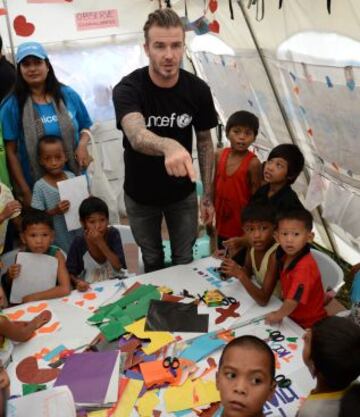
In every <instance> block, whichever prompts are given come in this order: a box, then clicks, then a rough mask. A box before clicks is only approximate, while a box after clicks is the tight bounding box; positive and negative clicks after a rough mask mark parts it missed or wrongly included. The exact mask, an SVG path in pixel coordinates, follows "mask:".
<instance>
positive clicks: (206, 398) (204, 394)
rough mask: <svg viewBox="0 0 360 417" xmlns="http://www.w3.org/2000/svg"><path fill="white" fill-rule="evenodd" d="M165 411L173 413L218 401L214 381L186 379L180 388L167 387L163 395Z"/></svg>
mask: <svg viewBox="0 0 360 417" xmlns="http://www.w3.org/2000/svg"><path fill="white" fill-rule="evenodd" d="M164 400H165V406H166V411H167V412H168V413H173V412H176V411H182V410H187V409H191V408H194V407H198V406H201V405H206V404H210V403H213V402H217V401H220V394H219V392H218V391H217V389H216V386H215V382H214V381H203V380H201V379H197V380H196V381H191V380H190V379H187V380H186V382H185V383H184V384H183V385H181V386H180V387H169V388H167V389H166V391H165V393H164Z"/></svg>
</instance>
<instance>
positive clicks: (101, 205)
mask: <svg viewBox="0 0 360 417" xmlns="http://www.w3.org/2000/svg"><path fill="white" fill-rule="evenodd" d="M94 213H101V214H104V215H105V216H106V218H107V219H109V208H108V206H107V204H106V203H105V201H103V200H101V198H98V197H94V196H90V197H88V198H85V200H83V201H82V203H81V204H80V207H79V217H80V220H81V221H85V220H86V218H87V217H89V216H91V215H92V214H94Z"/></svg>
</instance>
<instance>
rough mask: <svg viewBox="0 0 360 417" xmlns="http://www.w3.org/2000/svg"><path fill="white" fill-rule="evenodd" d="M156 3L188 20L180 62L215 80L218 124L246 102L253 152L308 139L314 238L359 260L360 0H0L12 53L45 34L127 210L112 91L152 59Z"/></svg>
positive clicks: (300, 184) (301, 187)
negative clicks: (255, 125) (149, 24)
mask: <svg viewBox="0 0 360 417" xmlns="http://www.w3.org/2000/svg"><path fill="white" fill-rule="evenodd" d="M159 4H162V6H163V7H165V6H166V5H171V6H172V7H173V8H174V9H175V10H176V11H177V12H178V14H179V15H180V16H181V17H182V18H183V20H184V23H185V24H186V28H187V35H186V43H187V58H186V59H185V60H184V66H186V68H187V69H189V68H190V69H194V70H195V71H196V72H197V73H198V75H199V76H201V77H202V78H204V79H205V80H206V81H207V82H208V83H209V84H210V86H211V88H212V92H213V95H214V98H215V102H216V106H217V110H218V113H219V120H220V122H221V123H222V124H225V123H226V119H227V117H228V116H229V115H230V114H231V113H232V112H233V111H235V110H238V109H246V110H249V111H252V112H254V113H255V114H257V115H258V117H259V118H260V126H261V128H260V132H259V135H258V138H257V140H256V144H255V150H256V151H257V153H258V155H259V157H260V159H262V160H264V159H266V156H267V154H268V152H269V150H270V149H271V148H272V147H274V146H275V145H276V144H278V143H282V142H293V143H296V144H297V145H298V146H299V147H300V148H301V149H302V151H303V152H304V155H305V159H306V170H305V172H304V175H303V176H302V177H301V178H300V179H299V181H297V183H296V184H295V188H296V190H297V191H298V192H299V193H300V194H301V195H302V198H303V201H304V202H305V204H306V206H307V207H308V208H309V209H311V210H313V213H314V215H315V218H316V220H317V222H316V231H317V240H318V242H319V243H320V244H322V245H323V246H325V247H327V248H329V249H331V250H333V251H334V252H336V253H337V254H338V255H340V256H342V257H343V258H344V259H345V260H347V261H349V262H350V263H355V262H359V261H360V221H359V215H358V213H359V211H360V163H359V155H360V137H359V132H360V117H359V104H358V103H359V102H360V101H359V99H360V88H359V84H360V58H359V57H360V32H359V30H358V28H359V27H360V5H359V4H358V2H357V1H356V0H348V1H347V2H343V1H341V0H333V1H332V2H326V1H325V0H324V1H317V2H314V1H311V0H291V1H286V0H285V1H279V0H267V1H266V2H265V1H264V0H250V1H249V0H238V1H235V0H217V1H216V0H172V1H159V0H121V1H118V0H102V1H101V2H99V1H95V0H73V1H71V0H12V1H8V0H2V4H1V0H0V34H1V36H2V37H3V41H4V45H5V51H6V52H7V53H8V54H9V55H11V54H12V53H13V52H14V51H15V50H16V47H17V45H19V44H20V43H22V42H24V41H28V40H36V41H39V42H42V43H44V45H45V46H46V48H47V50H48V52H49V54H50V59H51V62H52V63H53V65H54V67H55V71H56V74H57V76H58V78H59V79H60V80H61V81H62V82H64V83H65V84H69V85H71V86H72V87H74V88H75V89H76V90H77V91H78V92H79V94H80V95H81V96H82V98H83V99H84V101H85V103H86V105H87V107H88V109H89V111H90V113H91V116H92V117H93V119H94V120H95V121H96V125H97V127H96V129H95V134H96V138H97V141H98V142H99V144H100V147H101V155H102V160H103V167H104V170H105V172H106V173H107V175H108V177H109V178H110V179H111V181H112V184H113V189H114V192H116V193H117V194H118V199H119V203H120V208H121V210H124V207H123V203H122V198H123V196H122V186H121V183H122V180H123V166H122V144H121V133H120V132H119V131H118V130H116V128H115V123H114V112H113V108H112V103H111V89H112V87H113V86H114V85H115V84H116V83H117V82H118V81H119V80H120V78H121V77H122V76H123V75H125V74H127V73H129V72H130V71H131V70H133V69H135V68H137V67H139V66H142V65H145V64H146V62H147V61H146V57H145V55H144V53H143V49H142V43H143V35H142V26H143V24H144V22H145V20H146V17H147V15H148V13H150V12H151V11H153V10H154V9H155V8H157V7H159ZM280 6H281V7H280ZM190 62H191V64H190ZM214 142H222V143H225V144H226V139H225V138H224V137H222V138H220V139H216V138H214Z"/></svg>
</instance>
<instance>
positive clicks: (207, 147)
mask: <svg viewBox="0 0 360 417" xmlns="http://www.w3.org/2000/svg"><path fill="white" fill-rule="evenodd" d="M196 138H197V151H198V158H199V167H200V174H201V180H202V182H203V186H204V195H203V198H202V199H201V203H200V213H201V218H202V220H203V222H204V223H205V224H211V222H212V219H213V217H214V205H213V167H214V146H213V143H212V139H211V134H210V130H204V131H201V132H196Z"/></svg>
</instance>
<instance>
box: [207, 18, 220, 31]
mask: <svg viewBox="0 0 360 417" xmlns="http://www.w3.org/2000/svg"><path fill="white" fill-rule="evenodd" d="M209 30H210V32H214V33H219V32H220V25H219V22H218V21H217V20H213V21H212V22H211V23H209Z"/></svg>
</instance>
